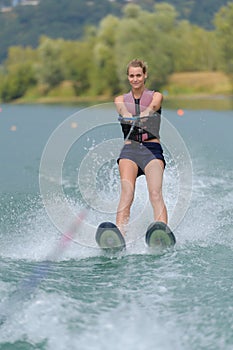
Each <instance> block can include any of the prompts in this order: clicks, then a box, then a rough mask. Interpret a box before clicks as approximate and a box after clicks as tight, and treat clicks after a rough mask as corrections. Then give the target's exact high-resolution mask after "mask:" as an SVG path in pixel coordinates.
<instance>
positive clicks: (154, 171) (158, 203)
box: [145, 159, 167, 224]
mask: <svg viewBox="0 0 233 350" xmlns="http://www.w3.org/2000/svg"><path fill="white" fill-rule="evenodd" d="M163 173H164V163H163V161H162V160H160V159H153V160H152V161H150V162H149V163H148V164H147V166H146V167H145V175H146V181H147V187H148V191H149V198H150V202H151V205H152V208H153V212H154V220H155V221H162V222H164V223H165V224H167V208H166V206H165V204H164V200H163V193H162V185H163Z"/></svg>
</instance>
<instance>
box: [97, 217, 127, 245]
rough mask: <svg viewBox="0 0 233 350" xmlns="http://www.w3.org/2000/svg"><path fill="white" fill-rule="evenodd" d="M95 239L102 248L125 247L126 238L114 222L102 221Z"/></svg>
mask: <svg viewBox="0 0 233 350" xmlns="http://www.w3.org/2000/svg"><path fill="white" fill-rule="evenodd" d="M95 240H96V242H97V244H98V246H99V247H100V248H102V249H106V250H107V249H114V250H121V249H123V248H125V239H124V237H123V236H122V234H121V232H120V230H119V229H118V228H117V226H116V225H115V224H113V223H112V222H102V223H101V224H100V225H99V226H98V228H97V231H96V235H95Z"/></svg>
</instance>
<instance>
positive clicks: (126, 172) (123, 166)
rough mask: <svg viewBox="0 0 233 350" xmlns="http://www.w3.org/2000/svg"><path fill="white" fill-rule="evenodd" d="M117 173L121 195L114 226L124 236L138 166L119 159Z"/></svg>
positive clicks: (130, 161)
mask: <svg viewBox="0 0 233 350" xmlns="http://www.w3.org/2000/svg"><path fill="white" fill-rule="evenodd" d="M119 171H120V178H121V195H120V201H119V204H118V208H117V216H116V224H117V226H118V228H119V230H120V231H121V232H122V234H125V225H127V223H128V221H129V217H130V208H131V205H132V203H133V199H134V191H135V182H136V178H137V173H138V166H137V164H136V163H134V162H133V161H132V160H129V159H120V161H119Z"/></svg>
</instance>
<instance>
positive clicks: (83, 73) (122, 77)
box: [0, 2, 233, 102]
mask: <svg viewBox="0 0 233 350" xmlns="http://www.w3.org/2000/svg"><path fill="white" fill-rule="evenodd" d="M214 25H215V27H214V29H213V30H211V31H210V30H205V29H204V28H201V27H198V26H196V25H193V24H191V23H190V22H188V21H187V20H180V19H179V13H178V12H177V11H176V9H175V8H174V6H172V5H170V4H168V3H158V4H156V5H155V6H154V10H153V11H146V10H144V9H143V8H142V7H140V6H139V5H136V4H128V5H127V6H125V7H124V13H123V16H122V17H120V18H119V17H117V16H113V15H107V16H105V17H104V18H103V19H102V20H101V21H100V22H99V25H98V26H89V27H87V28H86V31H85V35H84V36H83V38H82V39H81V40H65V39H52V38H50V37H48V36H41V38H40V41H39V44H38V46H37V47H36V48H32V47H30V46H28V47H23V46H12V47H10V48H9V51H8V56H7V59H6V60H5V62H4V64H3V65H2V66H1V70H0V97H1V100H2V101H4V102H9V101H12V100H14V99H17V98H20V97H22V96H24V95H25V94H26V93H27V92H28V91H29V90H30V89H33V88H35V87H36V88H37V93H40V94H41V95H46V94H48V93H49V91H51V90H52V89H54V88H55V87H56V86H59V85H60V84H61V83H62V82H64V81H69V82H70V83H71V85H72V88H73V91H74V94H75V95H77V96H86V95H88V96H100V95H107V96H113V95H115V94H117V93H119V92H121V91H123V90H125V89H126V88H127V85H126V84H127V77H126V72H125V68H126V64H127V63H128V61H129V60H130V59H132V58H142V59H143V60H145V61H146V62H147V63H148V65H149V79H148V87H149V88H153V89H154V88H161V87H162V86H163V85H165V84H166V82H167V80H168V77H169V76H170V74H172V73H173V72H184V71H214V70H223V71H225V72H226V73H228V74H232V73H233V44H232V34H233V33H232V32H233V29H232V28H233V2H230V3H229V4H228V5H227V6H224V7H222V8H221V9H220V10H219V12H217V14H216V16H215V19H214Z"/></svg>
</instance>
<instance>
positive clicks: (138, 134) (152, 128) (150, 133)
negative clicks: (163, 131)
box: [121, 89, 161, 142]
mask: <svg viewBox="0 0 233 350" xmlns="http://www.w3.org/2000/svg"><path fill="white" fill-rule="evenodd" d="M153 95H154V91H152V90H148V89H145V90H144V91H143V93H142V96H141V98H140V99H135V98H134V96H133V93H132V91H130V92H129V93H127V94H124V95H123V98H124V104H125V106H126V108H127V110H128V111H129V112H130V113H131V114H132V115H133V116H139V115H140V112H143V111H144V110H145V109H146V108H147V107H148V106H149V105H150V103H151V102H152V99H153ZM123 117H124V116H123ZM160 123H161V108H160V109H159V110H158V111H156V112H155V113H154V115H152V116H150V117H149V118H147V119H146V118H145V119H142V122H140V123H139V122H136V123H135V126H134V127H133V129H131V127H132V122H129V121H127V122H126V121H124V120H123V121H121V128H122V131H123V134H124V139H126V138H127V139H129V140H133V141H137V142H143V141H147V140H151V139H154V138H157V139H159V138H160V136H159V129H160ZM139 124H140V125H139Z"/></svg>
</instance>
